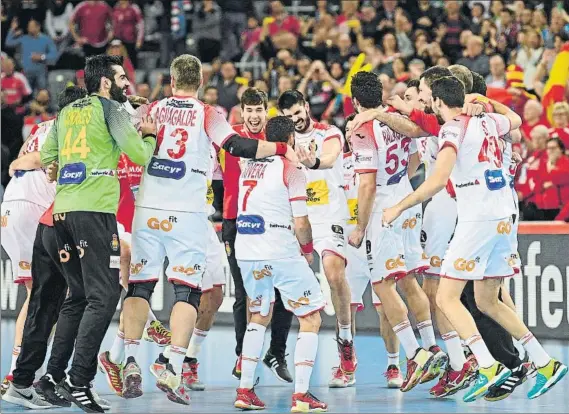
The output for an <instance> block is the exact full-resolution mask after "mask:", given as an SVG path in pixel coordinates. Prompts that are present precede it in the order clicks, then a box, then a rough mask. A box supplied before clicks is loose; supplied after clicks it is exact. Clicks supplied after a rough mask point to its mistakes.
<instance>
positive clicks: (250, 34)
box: [241, 16, 261, 54]
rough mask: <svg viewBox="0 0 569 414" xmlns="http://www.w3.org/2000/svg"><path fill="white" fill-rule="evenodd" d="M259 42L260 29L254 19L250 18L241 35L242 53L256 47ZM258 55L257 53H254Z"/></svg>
mask: <svg viewBox="0 0 569 414" xmlns="http://www.w3.org/2000/svg"><path fill="white" fill-rule="evenodd" d="M260 41H261V28H260V27H259V21H258V20H257V18H256V17H254V16H251V17H249V18H248V19H247V29H246V30H245V31H244V32H243V33H242V34H241V43H242V45H243V51H245V52H246V51H248V50H249V49H251V48H252V47H253V46H257V45H258V44H259V42H260ZM255 54H258V53H255Z"/></svg>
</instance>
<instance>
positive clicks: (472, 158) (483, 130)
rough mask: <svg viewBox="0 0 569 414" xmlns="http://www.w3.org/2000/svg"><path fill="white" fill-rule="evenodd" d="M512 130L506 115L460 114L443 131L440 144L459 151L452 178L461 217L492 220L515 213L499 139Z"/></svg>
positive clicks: (440, 135) (445, 125) (474, 219)
mask: <svg viewBox="0 0 569 414" xmlns="http://www.w3.org/2000/svg"><path fill="white" fill-rule="evenodd" d="M509 131H510V121H509V120H508V118H506V117H505V116H503V115H498V114H483V115H481V116H477V117H471V118H470V117H466V116H459V117H457V118H455V119H453V120H451V121H448V122H446V123H445V124H444V125H443V127H442V128H441V131H440V133H439V148H440V150H442V149H443V148H445V147H447V146H451V147H452V148H454V149H455V150H456V151H457V159H456V165H455V167H454V168H453V170H452V173H451V180H452V182H453V184H454V189H455V192H456V199H457V208H458V221H459V222H461V221H491V220H499V219H503V218H505V217H507V216H509V215H511V214H512V207H511V205H512V190H511V188H510V186H509V185H508V182H507V179H506V177H505V174H504V159H503V154H502V150H501V145H500V144H499V140H500V139H501V138H499V137H501V136H504V135H505V134H507V133H508V132H509Z"/></svg>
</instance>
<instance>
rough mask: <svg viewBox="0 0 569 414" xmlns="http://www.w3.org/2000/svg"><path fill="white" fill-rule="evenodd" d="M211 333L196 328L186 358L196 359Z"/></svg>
mask: <svg viewBox="0 0 569 414" xmlns="http://www.w3.org/2000/svg"><path fill="white" fill-rule="evenodd" d="M208 333H209V331H202V330H201V329H197V328H194V332H193V333H192V337H191V338H190V345H189V346H188V353H187V354H186V356H187V357H188V358H196V359H197V357H198V354H199V353H200V350H201V349H202V344H203V341H205V338H206V337H207V334H208Z"/></svg>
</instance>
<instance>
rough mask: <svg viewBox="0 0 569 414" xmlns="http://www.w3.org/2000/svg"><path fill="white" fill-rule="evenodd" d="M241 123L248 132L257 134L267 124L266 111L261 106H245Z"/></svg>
mask: <svg viewBox="0 0 569 414" xmlns="http://www.w3.org/2000/svg"><path fill="white" fill-rule="evenodd" d="M243 122H244V123H245V126H246V127H247V129H248V130H249V131H251V132H253V133H255V134H256V133H259V132H261V131H262V130H263V128H264V127H265V125H266V123H267V110H266V109H265V107H264V106H263V105H245V107H244V108H243Z"/></svg>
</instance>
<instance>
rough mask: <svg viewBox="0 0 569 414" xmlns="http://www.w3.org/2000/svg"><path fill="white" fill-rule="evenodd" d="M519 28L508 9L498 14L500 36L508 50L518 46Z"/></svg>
mask: <svg viewBox="0 0 569 414" xmlns="http://www.w3.org/2000/svg"><path fill="white" fill-rule="evenodd" d="M519 31H520V27H519V25H518V23H517V22H516V21H515V14H514V12H513V11H512V10H510V9H508V8H504V9H502V11H501V12H500V35H502V36H505V38H506V42H507V43H508V49H510V50H512V49H515V48H516V46H517V45H518V32H519Z"/></svg>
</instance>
